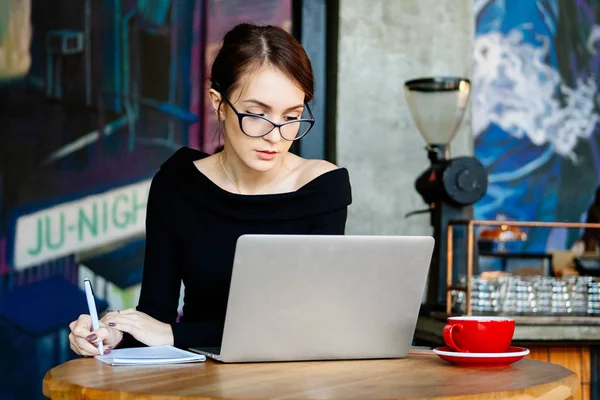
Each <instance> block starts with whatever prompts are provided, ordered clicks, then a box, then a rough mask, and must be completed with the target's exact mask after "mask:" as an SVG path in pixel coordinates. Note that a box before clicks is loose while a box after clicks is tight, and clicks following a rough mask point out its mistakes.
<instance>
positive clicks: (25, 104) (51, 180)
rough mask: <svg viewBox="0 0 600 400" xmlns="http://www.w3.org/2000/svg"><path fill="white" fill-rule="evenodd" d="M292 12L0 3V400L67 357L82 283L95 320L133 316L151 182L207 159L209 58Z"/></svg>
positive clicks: (94, 2) (227, 6)
mask: <svg viewBox="0 0 600 400" xmlns="http://www.w3.org/2000/svg"><path fill="white" fill-rule="evenodd" d="M291 11H292V9H291V2H290V0H251V1H250V0H80V1H71V0H54V1H43V0H0V339H2V343H3V346H2V347H1V348H0V400H4V399H15V400H16V399H19V400H20V399H37V398H39V399H41V398H43V396H42V393H41V387H42V386H41V385H42V378H43V377H44V375H45V373H46V371H48V369H50V368H52V367H54V366H56V365H58V364H60V363H63V362H65V361H68V360H69V359H71V358H74V357H75V354H74V353H73V352H72V351H71V349H70V348H69V342H68V338H67V335H68V333H69V330H68V324H69V322H71V321H72V320H74V319H76V318H77V317H78V315H79V314H81V313H87V303H86V301H85V295H84V293H83V291H82V282H83V279H85V278H89V279H91V280H92V282H93V284H94V289H95V292H96V294H97V301H98V303H99V304H97V307H98V309H99V311H100V312H102V311H103V310H106V309H107V308H109V307H110V308H111V309H122V308H130V307H135V305H137V297H138V293H139V286H140V282H141V276H142V267H143V261H144V260H143V258H144V248H145V238H144V235H145V214H146V200H147V195H148V188H149V183H150V179H151V177H152V176H153V175H154V173H155V172H156V170H157V169H158V168H159V166H160V164H161V163H162V162H163V161H164V160H166V159H167V158H168V157H169V156H170V155H171V154H172V153H173V152H174V151H175V150H177V149H178V148H180V147H181V146H190V147H195V148H202V149H204V150H207V151H211V150H212V149H211V143H210V142H208V141H207V143H204V140H203V136H207V137H208V135H203V131H204V127H205V125H206V124H205V122H206V121H205V113H206V111H205V108H204V104H203V98H204V93H205V85H204V83H205V82H206V66H207V65H208V63H209V61H210V60H211V59H210V55H212V54H213V52H214V50H215V48H216V46H218V43H219V41H220V39H221V35H222V34H223V33H224V32H225V31H226V30H228V29H230V28H231V27H232V25H234V24H235V23H237V22H240V21H242V20H246V21H254V22H258V23H261V22H262V23H271V24H277V25H281V26H284V27H286V28H288V29H290V28H291ZM209 22H210V23H209ZM210 114H211V115H212V114H213V113H212V112H211V113H210ZM206 115H209V114H208V113H207V114H206ZM212 133H213V131H211V136H210V137H212ZM203 145H205V146H204V147H203Z"/></svg>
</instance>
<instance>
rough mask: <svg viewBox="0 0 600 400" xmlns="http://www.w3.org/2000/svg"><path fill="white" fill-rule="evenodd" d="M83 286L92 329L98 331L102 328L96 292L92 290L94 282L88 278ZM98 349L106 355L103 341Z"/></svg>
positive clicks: (101, 353)
mask: <svg viewBox="0 0 600 400" xmlns="http://www.w3.org/2000/svg"><path fill="white" fill-rule="evenodd" d="M83 286H84V287H85V298H86V299H87V303H88V308H89V310H90V317H91V318H92V329H93V330H94V331H96V330H98V329H99V328H100V322H99V321H98V311H97V310H96V300H95V299H94V292H93V291H92V283H91V282H90V280H89V279H86V280H84V281H83ZM98 351H99V352H100V355H104V346H103V345H102V341H99V342H98Z"/></svg>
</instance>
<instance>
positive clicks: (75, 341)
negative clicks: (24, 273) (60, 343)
mask: <svg viewBox="0 0 600 400" xmlns="http://www.w3.org/2000/svg"><path fill="white" fill-rule="evenodd" d="M69 329H71V333H70V334H69V343H70V344H71V350H73V351H74V352H75V353H77V354H79V355H82V356H97V355H99V354H100V353H99V351H98V343H100V342H102V343H103V344H104V354H107V353H110V351H111V350H112V349H113V348H114V347H115V346H117V345H118V344H119V343H120V342H121V340H122V339H123V332H121V331H119V330H118V329H115V328H112V327H110V326H108V325H105V324H103V323H102V322H100V328H99V329H98V330H97V331H96V332H93V331H92V319H91V318H90V316H89V315H87V314H82V315H80V316H79V318H78V319H77V320H76V321H73V322H71V323H70V324H69Z"/></svg>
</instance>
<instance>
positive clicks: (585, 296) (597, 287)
mask: <svg viewBox="0 0 600 400" xmlns="http://www.w3.org/2000/svg"><path fill="white" fill-rule="evenodd" d="M462 283H463V284H464V279H463V280H462ZM465 306H466V302H465V294H464V292H453V311H454V312H456V313H460V314H464V313H465V312H466V309H465V308H466V307H465ZM471 308H472V311H473V313H475V314H478V315H539V316H541V315H547V316H550V315H555V316H560V315H562V316H566V315H573V316H574V315H580V316H584V315H600V281H599V280H598V279H597V278H594V277H587V276H585V277H564V278H551V277H542V276H527V277H524V276H503V277H497V278H488V279H484V278H482V277H480V276H479V277H474V278H473V280H472V291H471Z"/></svg>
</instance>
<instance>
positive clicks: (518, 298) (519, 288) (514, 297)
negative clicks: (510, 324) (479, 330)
mask: <svg viewBox="0 0 600 400" xmlns="http://www.w3.org/2000/svg"><path fill="white" fill-rule="evenodd" d="M502 293H503V296H502V306H501V311H502V313H503V314H506V315H531V314H533V305H534V304H535V293H534V290H533V282H532V281H531V280H528V279H524V278H522V277H519V276H510V277H507V278H506V279H505V282H504V284H503V287H502Z"/></svg>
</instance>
